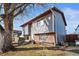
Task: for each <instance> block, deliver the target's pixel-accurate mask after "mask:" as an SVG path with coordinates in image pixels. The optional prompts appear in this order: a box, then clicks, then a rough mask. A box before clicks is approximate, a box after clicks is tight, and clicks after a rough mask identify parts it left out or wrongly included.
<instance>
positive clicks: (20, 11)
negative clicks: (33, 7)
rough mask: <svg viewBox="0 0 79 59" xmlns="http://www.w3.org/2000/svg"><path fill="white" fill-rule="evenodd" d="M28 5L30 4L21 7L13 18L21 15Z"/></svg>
mask: <svg viewBox="0 0 79 59" xmlns="http://www.w3.org/2000/svg"><path fill="white" fill-rule="evenodd" d="M28 5H30V4H26V5H25V6H24V7H23V9H21V10H19V11H18V12H17V13H16V14H15V15H14V17H16V16H17V15H19V14H21V13H23V11H24V10H25V8H26V7H27V6H28Z"/></svg>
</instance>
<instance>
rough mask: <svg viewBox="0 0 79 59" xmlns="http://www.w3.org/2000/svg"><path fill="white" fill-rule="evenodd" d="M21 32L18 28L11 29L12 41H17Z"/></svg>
mask: <svg viewBox="0 0 79 59" xmlns="http://www.w3.org/2000/svg"><path fill="white" fill-rule="evenodd" d="M21 34H22V31H20V30H13V43H18V40H19V36H20V35H21Z"/></svg>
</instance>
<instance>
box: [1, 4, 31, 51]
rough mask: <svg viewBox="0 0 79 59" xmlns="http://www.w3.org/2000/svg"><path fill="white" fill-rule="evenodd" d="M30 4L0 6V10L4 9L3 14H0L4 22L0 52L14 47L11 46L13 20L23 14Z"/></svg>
mask: <svg viewBox="0 0 79 59" xmlns="http://www.w3.org/2000/svg"><path fill="white" fill-rule="evenodd" d="M29 5H30V3H26V4H25V3H18V4H17V3H15V4H11V3H3V4H0V8H3V9H4V13H3V14H0V17H1V18H2V20H3V22H4V28H5V34H4V39H3V40H4V42H2V43H0V44H3V46H1V47H0V51H2V52H6V51H9V50H12V49H13V48H14V47H13V45H12V31H13V20H14V18H15V17H16V16H18V15H19V14H21V13H23V11H24V10H25V9H26V7H27V6H29Z"/></svg>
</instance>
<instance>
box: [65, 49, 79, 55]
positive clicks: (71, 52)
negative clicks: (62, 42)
mask: <svg viewBox="0 0 79 59" xmlns="http://www.w3.org/2000/svg"><path fill="white" fill-rule="evenodd" d="M65 56H79V47H68V48H65Z"/></svg>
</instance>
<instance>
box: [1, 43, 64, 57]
mask: <svg viewBox="0 0 79 59" xmlns="http://www.w3.org/2000/svg"><path fill="white" fill-rule="evenodd" d="M0 55H1V56H63V55H64V51H63V50H58V49H56V48H53V47H48V48H46V47H44V46H42V45H38V44H34V45H32V44H29V45H22V46H16V49H15V51H9V52H6V53H0Z"/></svg>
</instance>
